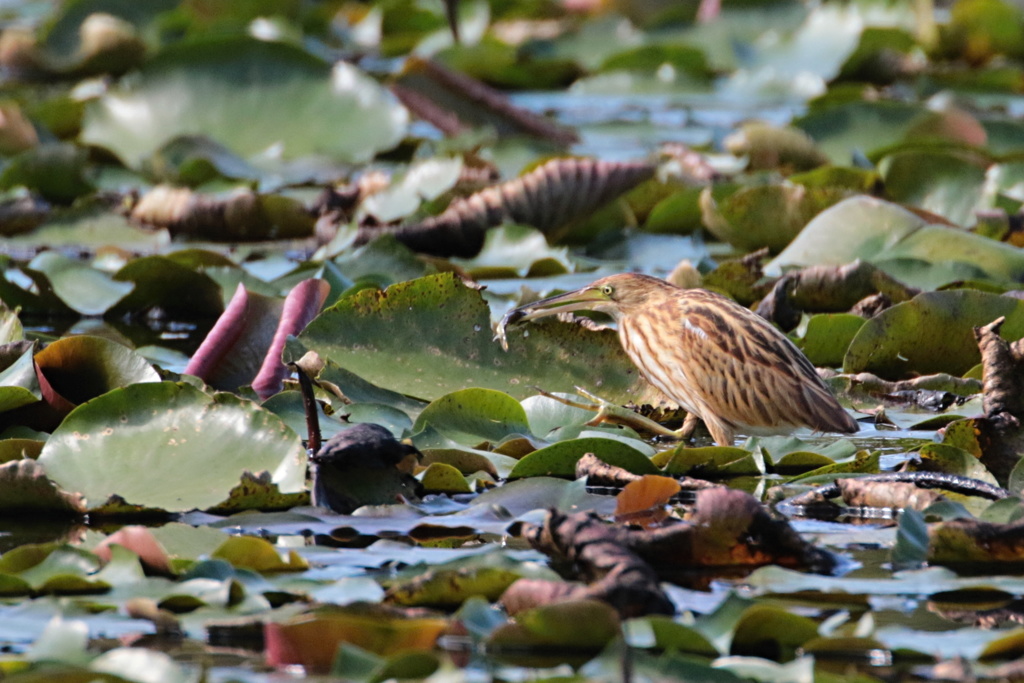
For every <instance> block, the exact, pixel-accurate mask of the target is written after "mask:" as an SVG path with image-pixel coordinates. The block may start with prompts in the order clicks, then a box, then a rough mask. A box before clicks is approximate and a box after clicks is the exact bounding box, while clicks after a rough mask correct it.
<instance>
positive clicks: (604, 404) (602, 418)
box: [537, 387, 697, 441]
mask: <svg viewBox="0 0 1024 683" xmlns="http://www.w3.org/2000/svg"><path fill="white" fill-rule="evenodd" d="M575 389H576V391H577V392H578V393H579V394H580V395H581V396H583V397H585V398H587V399H588V400H589V401H590V403H584V402H583V401H574V400H572V399H571V398H565V397H563V396H556V395H555V394H551V393H549V392H547V391H544V390H543V389H537V393H539V394H540V395H541V396H546V397H547V398H551V399H554V400H556V401H558V402H559V403H562V404H565V405H567V406H570V407H572V408H580V409H582V410H590V411H593V412H595V413H597V414H596V415H595V416H594V417H593V419H591V420H588V421H587V425H588V426H590V427H596V426H598V425H600V424H603V423H605V422H608V423H611V424H618V425H623V426H626V427H632V428H633V429H635V430H637V431H641V432H648V433H650V434H653V435H655V436H661V437H664V438H667V439H673V440H675V441H680V440H682V439H685V438H687V437H688V436H689V435H690V434H691V433H692V432H693V428H694V427H695V426H696V425H697V418H696V417H695V416H693V415H690V414H688V415H687V416H686V420H684V421H683V426H682V427H680V428H679V429H669V428H668V427H665V426H664V425H661V424H659V423H657V422H655V421H654V420H652V419H650V418H647V417H644V416H643V415H641V414H639V413H637V412H635V411H633V410H630V409H629V408H626V407H623V406H620V405H618V404H616V403H611V402H609V401H606V400H605V399H603V398H601V397H600V396H595V395H594V394H592V393H590V392H589V391H587V390H586V389H583V388H582V387H575ZM691 417H692V418H693V419H692V421H691V419H690V418H691Z"/></svg>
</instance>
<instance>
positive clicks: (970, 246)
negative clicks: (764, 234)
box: [765, 195, 1024, 286]
mask: <svg viewBox="0 0 1024 683" xmlns="http://www.w3.org/2000/svg"><path fill="white" fill-rule="evenodd" d="M858 258H859V259H863V260H865V261H869V262H871V263H879V264H881V263H884V262H885V261H886V260H891V259H895V258H913V259H918V260H923V261H926V262H927V263H929V264H932V265H940V264H948V263H950V262H953V263H956V262H962V263H967V264H970V265H971V266H972V267H973V268H980V269H981V270H982V271H983V272H984V273H986V274H987V275H988V276H989V277H992V278H997V279H1003V280H1011V281H1018V280H1020V279H1024V253H1022V252H1021V250H1020V249H1017V248H1016V247H1013V246H1011V245H1009V244H1004V243H1002V242H996V241H995V240H991V239H989V238H987V237H982V236H980V235H976V234H974V233H969V232H966V231H964V230H958V229H955V228H950V227H948V226H944V225H929V224H928V223H927V221H925V220H924V219H923V218H921V217H920V216H918V215H916V214H914V213H912V212H910V211H908V210H907V209H904V208H903V207H900V206H898V205H896V204H893V203H890V202H885V201H882V200H879V199H874V198H871V197H867V196H863V195H858V196H854V197H850V198H849V199H845V200H843V201H841V202H839V203H838V204H836V205H835V206H831V207H829V208H828V209H825V210H824V211H822V212H821V213H819V214H818V215H817V216H815V217H814V219H813V220H811V222H810V223H808V224H807V226H806V227H805V228H804V229H803V231H801V233H800V234H799V235H798V236H797V237H796V239H794V240H793V241H792V242H791V243H790V244H789V246H788V247H786V248H785V249H784V250H783V251H782V253H780V254H779V255H778V256H777V257H776V258H775V259H774V260H772V262H771V263H769V264H768V265H767V266H765V273H766V274H768V275H779V274H781V272H782V270H783V269H784V268H787V267H791V266H810V265H843V264H846V263H850V262H851V261H854V260H855V259H858ZM926 270H927V269H926ZM903 275H907V273H903ZM925 275H928V273H927V272H926V273H925ZM904 284H908V285H911V286H922V285H920V284H919V283H917V282H914V281H910V280H905V281H904Z"/></svg>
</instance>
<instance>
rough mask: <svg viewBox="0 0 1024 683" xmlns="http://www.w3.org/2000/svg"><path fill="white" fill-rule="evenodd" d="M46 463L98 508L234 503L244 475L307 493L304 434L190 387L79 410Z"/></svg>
mask: <svg viewBox="0 0 1024 683" xmlns="http://www.w3.org/2000/svg"><path fill="white" fill-rule="evenodd" d="M39 462H40V464H42V465H43V466H44V467H45V468H46V473H47V475H48V476H49V477H50V478H51V479H53V480H54V481H56V482H57V483H58V484H60V485H61V486H62V487H63V488H65V489H67V490H68V491H79V492H81V493H82V494H83V495H84V496H85V497H86V499H87V500H88V503H89V506H90V507H96V506H99V505H102V504H103V503H105V502H106V501H107V499H108V498H109V497H110V496H112V495H119V496H121V497H122V498H124V499H125V500H127V501H129V502H130V503H133V504H136V505H144V506H146V507H152V508H162V509H164V510H170V511H179V510H190V509H192V508H208V507H211V506H213V505H216V504H217V503H220V502H221V501H223V500H224V499H226V498H227V495H228V492H229V491H230V490H231V489H232V488H233V487H234V486H236V485H237V484H238V483H239V481H240V479H241V476H242V473H243V472H246V471H249V472H253V473H256V472H261V471H269V472H270V473H271V474H272V479H273V481H274V482H275V483H277V484H278V486H279V488H280V490H281V491H282V492H286V493H287V492H294V491H299V490H301V489H302V488H303V486H304V479H305V457H304V451H303V449H302V443H301V442H300V441H299V438H298V436H296V435H295V433H294V432H293V431H292V430H291V429H289V428H288V427H286V426H285V425H284V423H283V422H282V421H281V420H280V418H278V417H277V416H276V415H274V414H273V413H271V412H269V411H267V410H263V409H262V408H260V407H259V406H257V405H256V404H254V403H250V402H249V401H244V400H242V399H239V398H237V397H235V396H232V395H230V394H216V395H215V396H212V397H211V396H208V395H207V394H204V393H203V392H201V391H199V390H198V389H196V388H194V387H192V386H189V385H187V384H180V383H177V384H176V383H172V382H159V383H150V384H133V385H131V386H127V387H125V388H124V389H117V390H114V391H111V392H109V393H107V394H104V395H103V396H100V397H99V398H96V399H94V400H92V401H89V402H88V403H86V404H84V405H82V406H79V407H78V408H77V409H75V410H74V411H72V412H71V414H69V415H68V417H67V418H66V419H65V420H64V422H63V423H61V425H60V427H58V428H57V430H56V431H55V432H54V433H53V436H51V437H50V439H49V440H48V441H47V442H46V446H45V447H44V448H43V452H42V453H41V454H40V456H39Z"/></svg>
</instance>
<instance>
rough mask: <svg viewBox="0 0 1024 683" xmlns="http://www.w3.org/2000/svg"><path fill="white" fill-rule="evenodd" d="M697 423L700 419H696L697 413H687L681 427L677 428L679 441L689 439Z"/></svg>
mask: <svg viewBox="0 0 1024 683" xmlns="http://www.w3.org/2000/svg"><path fill="white" fill-rule="evenodd" d="M698 422H700V418H699V417H697V413H687V414H686V417H685V418H684V419H683V426H682V427H680V428H679V439H680V440H682V439H689V438H690V435H691V434H693V430H694V429H696V428H697V423H698Z"/></svg>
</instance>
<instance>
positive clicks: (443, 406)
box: [413, 388, 530, 446]
mask: <svg viewBox="0 0 1024 683" xmlns="http://www.w3.org/2000/svg"><path fill="white" fill-rule="evenodd" d="M428 425H429V426H431V427H433V428H434V429H436V430H437V431H439V432H440V433H441V434H443V435H445V436H447V437H448V438H449V439H451V440H453V441H457V442H459V443H463V444H466V445H470V446H472V445H476V444H478V443H480V442H481V441H485V440H486V441H492V442H498V441H501V440H502V439H504V438H505V437H506V436H510V435H512V434H529V433H530V426H529V424H528V423H527V418H526V411H525V410H523V407H522V406H521V405H519V402H518V401H516V400H515V399H514V398H512V397H511V396H509V395H508V394H504V393H502V392H500V391H495V390H494V389H477V388H472V389H463V390H461V391H456V392H453V393H451V394H448V395H446V396H442V397H441V398H439V399H437V400H436V401H434V402H433V403H431V404H430V405H428V406H427V407H426V408H424V409H423V412H422V413H420V415H419V417H418V418H417V419H416V424H415V425H414V426H413V431H414V432H419V431H422V430H423V429H424V428H425V427H427V426H428Z"/></svg>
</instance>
